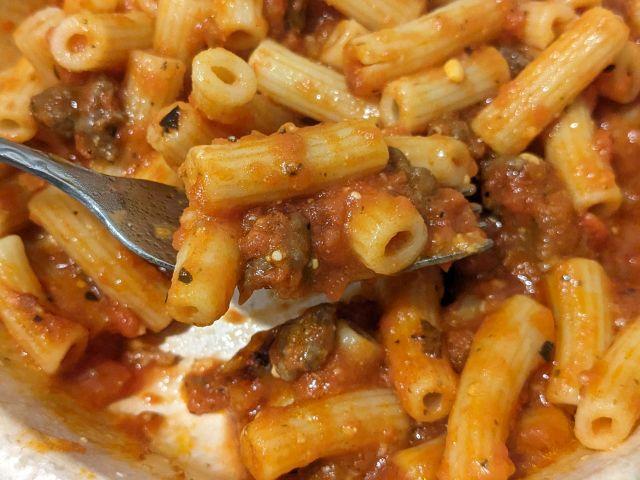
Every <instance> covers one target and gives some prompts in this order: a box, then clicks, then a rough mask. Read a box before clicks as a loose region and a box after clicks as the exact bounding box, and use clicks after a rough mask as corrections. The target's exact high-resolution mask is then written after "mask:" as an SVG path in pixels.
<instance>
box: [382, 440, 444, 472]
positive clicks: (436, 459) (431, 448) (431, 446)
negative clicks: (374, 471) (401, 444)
mask: <svg viewBox="0 0 640 480" xmlns="http://www.w3.org/2000/svg"><path fill="white" fill-rule="evenodd" d="M444 440H445V437H444V436H443V435H441V436H439V437H436V438H434V439H433V440H428V441H426V442H424V443H421V444H419V445H416V446H415V447H410V448H405V449H404V450H400V451H399V452H396V453H395V454H394V455H393V456H392V457H391V459H390V461H389V469H390V471H391V472H392V475H394V476H393V478H395V479H397V480H437V478H438V476H437V475H438V466H439V465H440V461H441V460H442V452H444Z"/></svg>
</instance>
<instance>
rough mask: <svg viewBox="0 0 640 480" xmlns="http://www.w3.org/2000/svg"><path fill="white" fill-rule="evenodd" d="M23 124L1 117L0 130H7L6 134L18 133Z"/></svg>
mask: <svg viewBox="0 0 640 480" xmlns="http://www.w3.org/2000/svg"><path fill="white" fill-rule="evenodd" d="M20 128H21V126H20V124H19V123H18V122H16V121H15V120H11V119H10V118H3V119H0V132H5V133H6V134H12V133H16V132H17V131H18V130H20Z"/></svg>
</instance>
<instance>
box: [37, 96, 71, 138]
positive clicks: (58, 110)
mask: <svg viewBox="0 0 640 480" xmlns="http://www.w3.org/2000/svg"><path fill="white" fill-rule="evenodd" d="M73 93H74V92H73V89H72V88H70V87H68V86H65V85H56V86H54V87H51V88H49V89H47V90H45V91H44V92H42V93H40V94H39V95H36V96H35V97H33V98H32V99H31V112H32V113H33V116H34V117H35V118H36V120H37V121H38V122H40V123H41V124H42V125H44V126H45V127H47V128H50V129H51V130H53V131H54V132H55V133H57V134H58V135H60V136H61V137H63V138H65V139H71V138H73V134H74V131H75V123H76V118H77V116H78V106H77V103H76V101H75V100H74V95H73Z"/></svg>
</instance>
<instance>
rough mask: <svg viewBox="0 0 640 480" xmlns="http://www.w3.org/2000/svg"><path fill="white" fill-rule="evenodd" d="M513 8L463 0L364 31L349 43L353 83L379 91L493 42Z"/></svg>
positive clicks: (348, 62) (347, 65) (501, 3)
mask: <svg viewBox="0 0 640 480" xmlns="http://www.w3.org/2000/svg"><path fill="white" fill-rule="evenodd" d="M510 6H511V2H510V1H502V0H500V1H496V0H490V1H486V0H460V1H456V2H452V3H450V4H448V5H446V6H444V7H442V8H440V9H437V10H434V11H433V12H431V13H428V14H426V15H424V16H422V17H420V18H417V19H416V20H413V21H411V22H408V23H404V24H401V25H398V26H397V27H394V28H390V29H384V30H380V31H377V32H372V33H369V34H367V35H361V36H359V37H357V38H355V39H353V40H351V41H350V42H349V43H348V44H347V49H346V53H345V73H346V76H347V80H348V82H349V86H350V87H351V88H352V89H353V90H354V91H355V92H356V93H359V94H370V93H372V92H374V91H380V90H381V89H382V87H383V86H384V85H385V84H386V83H387V82H389V81H390V80H394V79H396V78H398V77H401V76H403V75H408V74H411V73H416V72H418V71H420V70H423V69H425V68H428V67H432V66H434V65H438V64H440V63H442V62H443V61H445V60H446V59H448V58H449V57H450V56H451V55H455V54H456V53H458V52H460V51H461V50H462V49H463V48H464V47H467V46H470V45H473V44H477V43H481V42H485V41H490V40H492V39H493V38H494V37H495V36H497V35H498V33H499V32H500V30H501V29H502V27H503V25H504V22H505V20H506V17H507V13H508V12H509V9H510Z"/></svg>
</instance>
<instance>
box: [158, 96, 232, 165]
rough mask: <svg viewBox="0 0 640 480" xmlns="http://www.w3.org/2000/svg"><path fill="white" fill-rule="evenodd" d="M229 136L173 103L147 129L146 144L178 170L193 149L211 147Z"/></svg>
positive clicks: (189, 109) (186, 107) (188, 106)
mask: <svg viewBox="0 0 640 480" xmlns="http://www.w3.org/2000/svg"><path fill="white" fill-rule="evenodd" d="M228 136H229V134H228V133H226V132H225V131H224V130H223V129H222V127H220V126H218V125H216V124H213V123H212V122H210V121H209V120H207V119H206V118H205V117H204V115H202V114H201V113H200V112H199V111H198V110H197V109H196V108H194V107H193V106H192V105H191V104H189V103H185V102H174V103H172V104H171V105H169V106H167V107H165V108H163V109H161V110H159V111H158V113H157V114H156V115H155V116H154V117H153V119H152V120H151V122H150V123H149V127H148V129H147V141H148V142H149V145H151V146H152V147H153V148H154V149H155V150H156V151H158V152H159V153H161V154H162V155H163V156H164V158H165V159H166V160H167V162H169V164H170V165H172V166H173V167H175V168H177V167H179V166H180V165H181V164H182V162H184V160H185V158H186V157H187V153H188V152H189V150H190V149H191V148H192V147H195V146H198V145H206V144H209V143H211V141H212V140H213V139H214V138H221V137H222V138H226V137H228Z"/></svg>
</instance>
